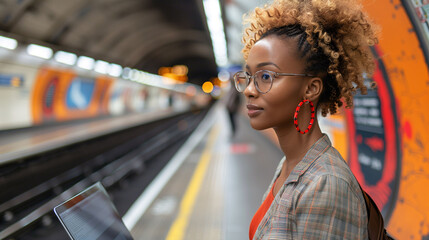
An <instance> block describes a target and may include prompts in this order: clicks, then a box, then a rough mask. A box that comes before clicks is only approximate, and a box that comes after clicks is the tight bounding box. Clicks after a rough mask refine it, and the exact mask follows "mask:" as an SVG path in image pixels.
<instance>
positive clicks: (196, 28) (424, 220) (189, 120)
mask: <svg viewBox="0 0 429 240" xmlns="http://www.w3.org/2000/svg"><path fill="white" fill-rule="evenodd" d="M264 3H265V1H262V0H181V1H173V0H157V1H154V0H89V1H88V0H73V1H66V0H0V239H66V238H67V234H66V232H65V230H64V229H63V228H62V226H61V224H60V222H59V221H58V219H57V218H56V216H55V215H54V213H53V212H52V209H53V207H55V206H56V205H58V204H60V203H61V202H63V201H65V200H67V199H68V198H70V197H71V196H73V195H75V194H77V193H78V192H80V191H82V190H83V189H85V188H86V187H88V186H90V185H91V184H93V183H95V182H97V181H101V182H102V184H103V185H104V187H105V188H106V189H107V190H108V193H109V195H110V197H111V199H112V201H113V203H114V205H115V206H116V208H117V210H118V213H119V215H121V216H122V217H123V219H124V222H125V224H126V226H127V227H128V228H129V229H130V231H131V233H132V234H133V236H134V238H135V239H201V238H204V239H245V238H248V227H249V224H250V221H251V218H252V217H253V214H254V213H255V212H256V210H257V208H258V207H259V204H260V202H261V199H262V195H263V193H264V192H265V190H266V188H267V187H268V185H269V183H270V181H271V179H272V177H273V174H274V171H275V168H276V166H277V164H278V162H279V160H280V159H281V158H282V156H283V155H282V152H281V151H280V149H279V147H278V143H277V141H276V138H275V136H274V134H273V132H272V131H270V130H267V131H263V132H257V131H255V130H253V129H252V128H251V127H250V125H249V121H248V118H247V116H246V115H247V114H246V112H245V111H244V109H243V106H244V102H245V101H243V100H244V99H242V97H235V98H234V96H233V95H234V94H233V89H231V84H230V80H231V78H232V75H233V74H234V73H235V72H236V71H239V70H240V69H241V68H242V65H243V63H244V60H243V58H242V55H241V48H242V43H241V34H242V31H243V25H242V19H243V18H242V17H243V14H244V13H247V12H249V11H250V10H252V9H254V8H255V7H256V6H261V5H263V4H264ZM362 4H363V5H364V9H365V10H366V11H367V12H368V14H369V15H370V17H371V18H372V19H373V20H374V22H375V23H376V24H378V25H379V26H380V27H381V29H382V31H381V36H380V41H379V44H377V45H376V46H375V47H373V48H372V49H371V50H372V53H373V54H374V56H375V59H376V63H377V70H376V73H375V74H374V76H373V78H372V79H367V81H368V84H369V82H371V81H375V82H376V83H377V86H378V87H377V88H376V89H375V90H371V91H369V94H368V95H360V94H357V95H356V96H355V99H354V103H355V106H354V108H353V109H348V110H345V109H341V111H340V113H339V114H337V115H334V116H329V117H327V118H320V119H319V121H320V124H321V126H322V130H323V131H324V132H326V133H327V134H328V135H329V136H330V138H331V140H332V142H333V145H334V147H336V148H337V149H338V150H339V151H340V153H341V154H342V156H343V157H344V158H345V159H346V161H347V162H348V163H349V165H350V167H351V169H352V171H353V172H354V174H355V175H356V177H357V179H358V181H359V182H360V184H361V185H362V187H363V188H364V189H365V190H366V191H367V192H368V193H369V194H370V195H371V196H372V198H373V199H374V201H375V202H376V204H377V205H378V207H379V208H380V209H381V211H382V214H383V216H384V219H385V226H386V228H387V230H388V232H389V233H390V234H391V235H392V236H393V237H395V238H396V239H429V191H428V190H427V186H428V185H429V148H426V146H427V145H428V144H429V130H428V126H429V112H428V107H427V103H428V102H429V94H428V93H429V72H428V67H429V65H428V64H429V2H428V1H426V0H378V1H375V0H362ZM231 99H235V100H233V101H234V102H235V103H236V106H228V102H231V101H232V100H231ZM240 102H241V104H239V103H240ZM425 106H426V107H425ZM231 119H233V120H232V124H231ZM205 153H208V155H209V156H210V157H208V158H204V157H202V156H205V155H204V154H205ZM174 166H175V167H174ZM201 166H202V167H201ZM171 169H173V170H171ZM166 172H168V173H166ZM197 173H198V174H200V175H198V174H197ZM198 176H199V177H198ZM160 179H161V180H160ZM162 179H163V180H162ZM148 189H152V190H148ZM153 189H157V190H153ZM150 191H151V192H150ZM149 192H150V193H149ZM148 195H151V196H152V197H147V196H148ZM145 197H147V198H145ZM141 198H145V199H147V200H145V201H146V202H147V203H146V205H145V206H143V207H142V206H140V205H139V204H140V202H139V201H138V200H139V199H141ZM189 199H191V200H189ZM184 203H188V205H187V206H188V207H184V205H186V204H184ZM139 206H140V207H139ZM136 209H140V210H136ZM133 213H134V214H137V217H135V216H134V217H131V215H132V214H133ZM178 221H181V223H183V224H182V225H180V226H179V227H177V226H178V225H177V222H178Z"/></svg>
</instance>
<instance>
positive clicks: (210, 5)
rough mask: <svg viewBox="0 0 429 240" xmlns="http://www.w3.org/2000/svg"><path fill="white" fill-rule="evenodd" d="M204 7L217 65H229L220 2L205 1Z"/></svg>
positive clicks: (216, 0)
mask: <svg viewBox="0 0 429 240" xmlns="http://www.w3.org/2000/svg"><path fill="white" fill-rule="evenodd" d="M203 5H204V12H205V14H206V18H207V26H208V28H209V32H210V37H211V40H212V44H213V52H214V55H215V59H216V64H217V65H218V66H225V65H227V64H228V54H227V46H226V38H225V31H224V28H223V21H222V13H221V9H220V3H219V0H203Z"/></svg>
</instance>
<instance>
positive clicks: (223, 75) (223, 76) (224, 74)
mask: <svg viewBox="0 0 429 240" xmlns="http://www.w3.org/2000/svg"><path fill="white" fill-rule="evenodd" d="M217 77H218V78H219V80H221V81H222V82H228V81H229V78H230V77H231V75H230V74H229V72H228V71H226V70H222V71H220V72H219V73H218V74H217Z"/></svg>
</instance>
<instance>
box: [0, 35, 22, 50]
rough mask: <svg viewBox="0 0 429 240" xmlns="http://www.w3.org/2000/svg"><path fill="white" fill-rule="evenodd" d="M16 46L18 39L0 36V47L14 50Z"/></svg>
mask: <svg viewBox="0 0 429 240" xmlns="http://www.w3.org/2000/svg"><path fill="white" fill-rule="evenodd" d="M17 46H18V41H16V40H15V39H13V38H8V37H3V36H0V47H2V48H6V49H9V50H14V49H15V48H16V47H17Z"/></svg>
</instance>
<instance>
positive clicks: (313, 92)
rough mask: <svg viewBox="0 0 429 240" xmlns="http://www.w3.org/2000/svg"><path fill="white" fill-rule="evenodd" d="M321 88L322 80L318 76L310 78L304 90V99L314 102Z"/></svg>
mask: <svg viewBox="0 0 429 240" xmlns="http://www.w3.org/2000/svg"><path fill="white" fill-rule="evenodd" d="M322 90H323V81H322V79H321V78H319V77H314V78H311V79H310V80H309V81H308V83H307V89H306V91H305V97H306V99H308V100H310V101H312V102H315V101H316V100H318V99H319V97H320V95H321V94H322Z"/></svg>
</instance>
